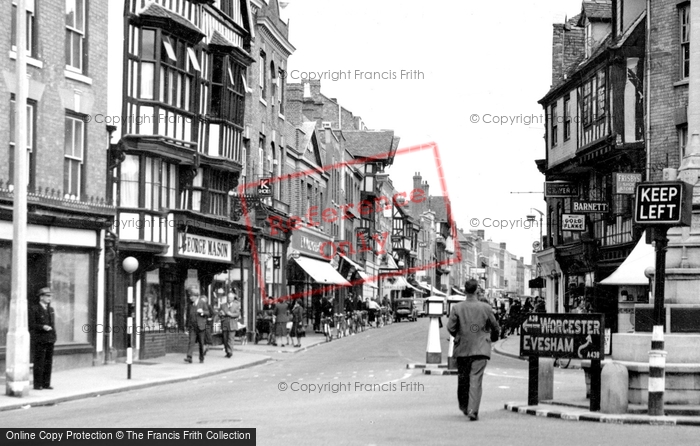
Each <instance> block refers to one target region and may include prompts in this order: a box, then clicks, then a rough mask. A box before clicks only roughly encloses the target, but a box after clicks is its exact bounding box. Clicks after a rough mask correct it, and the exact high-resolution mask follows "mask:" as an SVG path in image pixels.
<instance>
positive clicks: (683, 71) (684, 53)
mask: <svg viewBox="0 0 700 446" xmlns="http://www.w3.org/2000/svg"><path fill="white" fill-rule="evenodd" d="M690 27H691V24H690V2H688V3H685V4H683V5H680V6H679V7H678V45H679V53H680V54H679V55H680V63H679V64H678V66H679V70H680V73H679V74H680V78H681V79H688V77H689V76H690Z"/></svg>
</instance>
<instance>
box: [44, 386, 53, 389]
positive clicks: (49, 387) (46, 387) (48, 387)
mask: <svg viewBox="0 0 700 446" xmlns="http://www.w3.org/2000/svg"><path fill="white" fill-rule="evenodd" d="M44 389H46V390H53V387H51V386H44Z"/></svg>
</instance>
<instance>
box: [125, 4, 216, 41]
mask: <svg viewBox="0 0 700 446" xmlns="http://www.w3.org/2000/svg"><path fill="white" fill-rule="evenodd" d="M138 15H139V16H150V17H159V18H163V19H169V20H172V21H173V22H175V23H176V24H178V25H180V26H184V27H185V28H187V29H189V30H191V31H194V32H196V33H199V34H201V35H204V33H203V32H202V30H201V29H199V28H197V26H196V25H195V24H194V23H192V22H190V21H189V20H187V19H186V18H184V17H182V16H180V15H177V14H175V13H174V12H170V11H168V10H167V9H165V8H163V7H162V6H160V5H159V4H157V3H151V4H150V6H148V7H147V8H146V9H144V10H143V11H141V12H139V13H138Z"/></svg>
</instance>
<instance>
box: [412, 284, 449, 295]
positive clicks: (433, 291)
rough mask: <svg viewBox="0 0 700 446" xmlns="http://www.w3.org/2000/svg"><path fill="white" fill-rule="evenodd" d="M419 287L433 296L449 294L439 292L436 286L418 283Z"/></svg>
mask: <svg viewBox="0 0 700 446" xmlns="http://www.w3.org/2000/svg"><path fill="white" fill-rule="evenodd" d="M418 286H419V287H421V288H423V289H424V290H425V291H427V292H428V293H430V294H432V295H433V296H442V297H444V296H447V294H445V293H443V292H442V291H440V290H438V289H437V288H435V287H434V286H432V285H430V284H427V283H420V282H418Z"/></svg>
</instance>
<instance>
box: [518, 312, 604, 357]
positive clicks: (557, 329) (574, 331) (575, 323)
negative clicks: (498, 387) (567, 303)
mask: <svg viewBox="0 0 700 446" xmlns="http://www.w3.org/2000/svg"><path fill="white" fill-rule="evenodd" d="M604 347H605V319H604V317H603V315H602V314H591V313H588V314H571V313H530V314H528V315H527V317H526V318H525V321H524V322H523V324H522V326H521V329H520V356H540V357H550V358H578V359H603V354H604V353H605V352H604Z"/></svg>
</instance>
